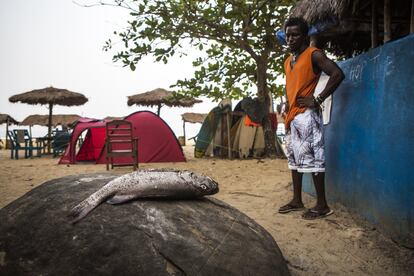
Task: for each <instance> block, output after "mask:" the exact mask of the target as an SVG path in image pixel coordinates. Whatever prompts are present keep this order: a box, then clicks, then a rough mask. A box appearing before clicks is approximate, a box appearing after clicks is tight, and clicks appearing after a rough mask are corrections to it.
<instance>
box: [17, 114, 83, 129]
mask: <svg viewBox="0 0 414 276" xmlns="http://www.w3.org/2000/svg"><path fill="white" fill-rule="evenodd" d="M79 118H80V116H79V115H75V114H64V115H52V126H54V127H56V126H58V125H62V126H70V125H72V124H73V123H74V122H76V121H77V120H79ZM48 124H49V115H30V116H28V117H26V118H25V119H24V120H23V121H22V122H21V123H20V125H26V126H33V125H40V126H48Z"/></svg>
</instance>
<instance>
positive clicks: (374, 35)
mask: <svg viewBox="0 0 414 276" xmlns="http://www.w3.org/2000/svg"><path fill="white" fill-rule="evenodd" d="M413 1H414V0H413ZM377 13H378V8H377V1H376V0H372V1H371V15H372V20H371V22H372V24H371V48H375V47H377V46H378V16H377Z"/></svg>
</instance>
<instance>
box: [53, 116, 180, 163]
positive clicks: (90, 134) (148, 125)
mask: <svg viewBox="0 0 414 276" xmlns="http://www.w3.org/2000/svg"><path fill="white" fill-rule="evenodd" d="M124 120H126V121H130V122H131V123H132V124H133V133H134V136H135V137H138V139H139V141H138V161H139V162H140V163H152V162H185V161H186V160H185V157H184V154H183V150H182V148H181V146H180V144H179V143H178V140H177V138H176V137H175V135H174V133H173V131H172V130H171V128H170V127H169V126H168V125H167V123H165V122H164V121H163V120H162V119H161V118H160V117H158V116H157V115H156V114H154V113H152V112H149V111H138V112H135V113H132V114H130V115H128V116H126V117H125V118H124ZM106 122H107V120H96V119H89V118H81V119H80V120H79V121H78V122H77V123H76V125H75V127H74V129H73V132H72V137H71V141H70V143H69V145H68V147H67V148H66V151H65V153H64V155H63V156H62V158H61V159H60V161H59V164H75V163H76V162H77V161H95V162H96V163H97V164H104V163H106V158H105V124H106ZM84 131H87V133H86V135H85V140H84V142H83V143H82V146H81V147H80V149H79V151H78V152H77V153H76V143H77V141H78V138H79V136H80V135H81V134H82V133H83V132H84ZM129 159H130V157H122V158H121V157H120V158H119V159H117V163H131V160H129Z"/></svg>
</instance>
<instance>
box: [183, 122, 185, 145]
mask: <svg viewBox="0 0 414 276" xmlns="http://www.w3.org/2000/svg"><path fill="white" fill-rule="evenodd" d="M183 132H184V141H183V146H185V141H186V139H185V120H183Z"/></svg>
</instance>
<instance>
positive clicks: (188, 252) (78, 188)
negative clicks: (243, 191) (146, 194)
mask: <svg viewBox="0 0 414 276" xmlns="http://www.w3.org/2000/svg"><path fill="white" fill-rule="evenodd" d="M115 177H116V176H115V175H110V174H90V175H81V176H68V177H63V178H59V179H55V180H52V181H48V182H46V183H44V184H42V185H40V186H38V187H37V188H35V189H33V190H32V191H30V192H29V193H27V194H25V195H24V196H23V197H21V198H19V199H17V200H15V201H14V202H12V203H10V204H9V205H7V206H5V207H4V208H3V209H1V210H0V275H157V276H158V275H290V273H289V270H288V268H287V265H286V263H285V260H284V258H283V256H282V254H281V252H280V250H279V248H278V246H277V244H276V242H275V241H274V240H273V238H272V237H271V235H270V234H269V233H268V232H267V231H266V230H265V229H264V228H263V227H261V226H260V225H258V224H257V223H256V222H254V221H253V220H252V219H250V218H249V217H247V216H246V215H244V214H243V213H241V212H239V211H238V210H236V209H235V208H233V207H231V206H229V205H227V204H225V203H223V202H221V201H219V200H217V199H214V198H204V199H201V200H183V201H176V200H175V201H173V200H135V201H131V202H128V203H125V204H122V205H109V204H106V203H103V204H101V205H99V206H98V207H97V208H96V209H95V210H93V211H92V212H91V213H90V214H89V215H88V216H87V217H85V218H84V219H82V220H81V221H80V222H78V223H77V224H74V225H72V224H70V223H69V221H70V219H69V218H68V217H67V215H68V214H69V211H70V209H71V208H72V207H73V206H75V205H76V204H78V203H79V202H80V201H82V200H83V199H85V198H86V197H87V196H89V195H90V194H92V193H93V192H95V191H96V190H98V189H99V188H100V187H102V186H103V185H105V184H106V183H107V182H108V181H109V180H112V179H113V178H115Z"/></svg>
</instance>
